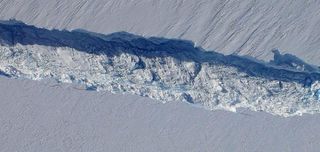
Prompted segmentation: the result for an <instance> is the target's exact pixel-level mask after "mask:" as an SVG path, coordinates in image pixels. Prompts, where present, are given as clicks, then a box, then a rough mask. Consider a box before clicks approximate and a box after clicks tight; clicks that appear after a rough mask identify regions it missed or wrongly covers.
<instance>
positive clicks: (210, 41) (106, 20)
mask: <svg viewBox="0 0 320 152" xmlns="http://www.w3.org/2000/svg"><path fill="white" fill-rule="evenodd" d="M10 18H16V19H18V20H22V21H24V22H26V23H28V24H32V25H37V26H40V27H46V28H58V29H69V30H73V29H78V28H82V29H86V30H89V31H94V32H98V33H104V34H109V33H114V32H117V31H127V32H130V33H134V34H138V35H144V36H159V37H167V38H179V39H188V40H192V41H194V42H196V44H197V45H199V46H201V47H203V48H205V49H206V50H214V51H218V52H220V53H224V54H232V53H237V54H240V55H250V56H253V57H257V58H259V59H264V60H270V59H272V57H273V53H272V52H271V50H272V49H274V48H278V49H280V50H282V51H285V52H284V53H290V54H293V55H296V56H299V57H300V58H302V59H303V60H304V61H307V62H308V63H312V64H317V65H320V60H319V58H320V53H319V50H320V45H319V43H320V39H319V35H320V30H319V29H320V28H319V27H320V1H319V0H281V1H279V0H241V1H239V0H90V1H88V0H1V1H0V19H2V20H7V19H10Z"/></svg>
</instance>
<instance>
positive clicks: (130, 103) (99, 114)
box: [0, 76, 320, 152]
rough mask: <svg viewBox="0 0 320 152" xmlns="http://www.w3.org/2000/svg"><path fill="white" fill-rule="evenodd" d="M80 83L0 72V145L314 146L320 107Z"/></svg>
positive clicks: (100, 151)
mask: <svg viewBox="0 0 320 152" xmlns="http://www.w3.org/2000/svg"><path fill="white" fill-rule="evenodd" d="M84 89H85V87H84V86H79V85H75V84H60V83H56V82H55V81H51V80H43V81H31V80H25V79H9V78H6V77H1V76H0V151H3V152H5V151H17V152H43V151H48V152H49V151H57V152H58V151H59V152H60V151H61V152H63V151H67V152H80V151H90V152H105V151H119V152H121V151H126V152H127V151H139V152H143V151H145V152H150V151H159V152H165V151H168V152H169V151H177V152H178V151H181V152H185V151H194V152H198V151H208V152H209V151H210V152H211V151H216V152H220V151H221V152H225V151H245V152H256V151H259V152H264V151H266V152H269V151H288V152H289V151H290V152H302V151H305V152H316V151H318V150H319V144H320V134H319V132H320V125H319V121H320V117H319V114H315V115H303V116H296V117H289V118H283V117H277V116H273V115H270V114H266V113H264V112H252V111H246V110H243V111H241V112H239V113H231V112H227V111H207V110H203V109H200V108H196V107H191V106H189V105H187V104H185V103H182V102H171V103H168V104H161V103H159V102H157V101H154V100H151V99H149V98H144V97H139V96H134V95H119V94H111V93H108V92H96V91H86V90H84Z"/></svg>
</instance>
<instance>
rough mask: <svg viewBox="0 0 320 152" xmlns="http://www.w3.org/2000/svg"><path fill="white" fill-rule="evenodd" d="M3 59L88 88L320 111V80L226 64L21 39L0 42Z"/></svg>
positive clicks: (226, 105)
mask: <svg viewBox="0 0 320 152" xmlns="http://www.w3.org/2000/svg"><path fill="white" fill-rule="evenodd" d="M0 59H1V61H0V70H2V71H4V72H5V73H6V74H9V75H11V76H15V77H24V78H30V79H33V80H40V79H43V78H53V79H56V80H58V81H60V82H65V83H72V82H74V83H81V84H84V85H86V86H87V88H88V89H90V90H92V89H93V90H97V91H111V92H114V93H132V94H137V95H141V96H147V97H150V98H153V99H157V100H160V101H163V102H170V101H186V102H189V103H191V104H196V105H201V106H203V107H205V108H207V109H210V110H214V109H225V110H230V111H236V109H237V108H240V107H243V108H250V109H252V110H255V111H266V112H269V113H271V114H275V115H281V116H293V115H300V114H303V113H318V112H320V102H319V101H318V100H319V96H320V91H319V86H320V83H319V82H314V83H313V84H312V86H311V87H304V85H303V84H301V83H297V82H290V81H289V82H281V81H278V80H269V79H265V78H261V77H251V76H248V75H247V74H246V73H244V72H240V71H239V70H238V69H236V68H235V67H230V66H226V65H219V64H210V63H197V62H193V61H181V60H177V59H175V58H173V57H170V56H168V57H162V58H158V57H154V58H147V57H141V56H136V55H132V54H127V53H123V54H120V55H119V56H108V55H102V54H101V55H97V54H89V53H85V52H81V51H77V50H75V49H71V48H67V47H48V46H39V45H20V44H18V45H16V46H14V47H8V46H1V47H0ZM316 89H318V90H316ZM315 96H316V97H317V98H315Z"/></svg>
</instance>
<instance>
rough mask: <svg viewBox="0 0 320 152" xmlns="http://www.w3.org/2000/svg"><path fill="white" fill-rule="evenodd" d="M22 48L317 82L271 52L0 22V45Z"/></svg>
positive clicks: (312, 75) (315, 73)
mask: <svg viewBox="0 0 320 152" xmlns="http://www.w3.org/2000/svg"><path fill="white" fill-rule="evenodd" d="M18 43H19V44H22V45H34V44H37V45H44V46H51V47H69V48H73V49H75V50H78V51H83V52H87V53H91V54H106V55H108V56H118V55H120V54H122V53H129V54H134V55H137V56H143V57H147V58H153V57H168V56H169V57H173V58H176V59H177V60H181V61H192V62H197V63H209V64H220V65H226V66H231V67H235V68H237V69H238V70H239V71H241V72H245V73H247V75H248V76H254V77H263V78H266V79H272V80H278V81H293V82H298V83H302V84H304V85H305V86H310V81H311V84H312V82H314V81H315V80H320V74H319V69H316V68H314V69H312V68H313V66H311V65H308V64H306V63H305V62H302V60H300V59H298V58H297V57H294V56H292V55H291V56H290V55H289V56H290V57H285V60H284V61H282V60H279V58H280V59H284V58H281V55H279V53H278V52H275V57H276V58H278V59H275V60H274V62H270V63H265V62H262V61H261V62H260V61H257V60H253V59H250V58H246V57H241V56H237V55H223V54H220V53H217V52H214V51H205V50H204V49H202V48H200V47H195V45H194V43H193V42H191V41H187V40H178V39H166V38H158V37H151V38H144V37H141V36H138V35H133V34H130V33H126V32H117V33H113V34H109V35H103V34H98V33H92V32H87V31H84V30H74V31H66V30H62V31H60V30H48V29H43V28H37V27H35V26H30V25H26V24H24V23H22V22H18V21H1V22H0V44H2V45H9V46H12V47H14V46H15V45H16V44H18ZM291 58H292V59H294V62H299V63H303V64H306V65H307V67H308V70H303V71H298V70H294V69H290V68H283V66H279V65H280V64H281V65H282V64H283V63H288V64H289V63H290V62H291V61H292V60H291Z"/></svg>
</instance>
